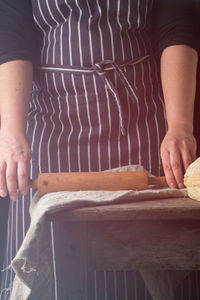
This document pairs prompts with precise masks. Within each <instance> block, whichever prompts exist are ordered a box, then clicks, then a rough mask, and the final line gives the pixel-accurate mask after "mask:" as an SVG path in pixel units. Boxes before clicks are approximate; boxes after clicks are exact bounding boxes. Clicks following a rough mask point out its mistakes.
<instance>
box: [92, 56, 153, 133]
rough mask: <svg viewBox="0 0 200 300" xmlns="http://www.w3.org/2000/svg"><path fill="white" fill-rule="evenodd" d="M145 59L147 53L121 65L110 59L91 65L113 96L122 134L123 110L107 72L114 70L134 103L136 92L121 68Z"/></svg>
mask: <svg viewBox="0 0 200 300" xmlns="http://www.w3.org/2000/svg"><path fill="white" fill-rule="evenodd" d="M146 59H149V55H146V56H144V57H142V58H140V59H138V60H135V61H129V62H127V63H125V64H122V65H119V64H117V63H116V62H114V61H112V60H104V61H102V62H99V63H96V64H94V65H93V67H92V68H93V70H94V71H95V72H96V74H98V75H99V76H100V77H101V79H102V80H103V82H104V84H105V85H106V86H107V88H108V90H109V91H110V92H111V94H112V95H113V97H114V99H115V101H116V104H117V108H118V112H119V121H120V128H121V133H122V135H125V134H126V133H125V121H124V120H125V118H124V112H123V109H122V104H121V100H120V98H119V95H118V92H117V89H116V88H115V86H114V84H113V83H112V81H111V80H110V78H109V76H108V72H109V71H111V70H114V71H115V72H116V75H117V77H118V78H119V79H120V81H121V82H122V84H123V85H124V87H125V89H126V90H127V92H128V94H129V97H130V99H131V101H132V102H133V103H135V102H136V101H137V100H136V99H137V96H136V92H135V90H134V88H133V86H132V85H131V84H130V82H129V80H128V79H127V77H126V74H125V73H124V71H123V69H122V68H123V67H125V66H126V65H135V64H137V63H139V62H141V61H144V60H146Z"/></svg>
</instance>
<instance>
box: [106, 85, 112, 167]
mask: <svg viewBox="0 0 200 300" xmlns="http://www.w3.org/2000/svg"><path fill="white" fill-rule="evenodd" d="M105 94H106V103H107V109H108V123H109V132H108V168H109V169H111V167H112V166H111V149H110V147H111V146H110V139H111V131H112V123H111V111H110V97H109V94H108V89H107V87H105Z"/></svg>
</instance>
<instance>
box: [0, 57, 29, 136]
mask: <svg viewBox="0 0 200 300" xmlns="http://www.w3.org/2000/svg"><path fill="white" fill-rule="evenodd" d="M32 73H33V71H32V63H31V62H29V61H23V60H17V61H11V62H7V63H4V64H2V65H0V116H1V132H5V133H6V132H7V133H22V134H25V132H26V123H27V115H28V109H29V99H30V92H31V86H32Z"/></svg>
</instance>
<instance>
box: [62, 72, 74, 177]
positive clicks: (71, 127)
mask: <svg viewBox="0 0 200 300" xmlns="http://www.w3.org/2000/svg"><path fill="white" fill-rule="evenodd" d="M61 80H62V85H63V88H64V91H65V93H66V105H67V116H68V120H69V123H70V133H69V135H68V139H67V145H68V147H67V158H68V166H69V172H71V160H70V140H71V135H72V132H73V124H72V121H71V117H70V107H69V101H68V97H69V95H68V93H67V89H66V85H65V80H64V76H63V73H62V74H61Z"/></svg>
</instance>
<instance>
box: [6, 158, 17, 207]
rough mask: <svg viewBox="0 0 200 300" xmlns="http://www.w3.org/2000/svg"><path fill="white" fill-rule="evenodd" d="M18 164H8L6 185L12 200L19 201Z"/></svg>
mask: <svg viewBox="0 0 200 300" xmlns="http://www.w3.org/2000/svg"><path fill="white" fill-rule="evenodd" d="M16 175H17V164H16V163H15V162H8V163H7V169H6V183H7V189H8V193H9V195H10V198H11V200H13V201H15V200H17V196H18V195H17V188H18V185H17V176H16Z"/></svg>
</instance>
